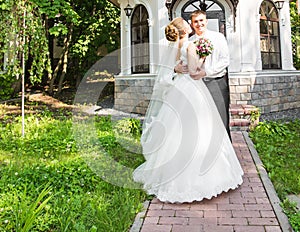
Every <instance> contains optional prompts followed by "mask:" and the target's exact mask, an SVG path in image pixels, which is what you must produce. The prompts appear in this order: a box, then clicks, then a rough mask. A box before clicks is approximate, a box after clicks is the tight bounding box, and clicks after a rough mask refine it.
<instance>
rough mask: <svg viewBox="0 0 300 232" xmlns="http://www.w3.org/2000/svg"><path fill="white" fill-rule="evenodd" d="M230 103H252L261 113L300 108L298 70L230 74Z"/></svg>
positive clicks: (299, 73)
mask: <svg viewBox="0 0 300 232" xmlns="http://www.w3.org/2000/svg"><path fill="white" fill-rule="evenodd" d="M229 85H230V100H231V104H244V105H254V106H257V107H259V108H260V110H261V113H271V112H277V111H283V110H288V109H294V108H300V72H282V73H281V74H278V73H276V74H275V73H273V74H272V73H266V72H265V73H263V72H261V73H252V74H251V73H250V74H242V73H241V74H231V75H230V77H229Z"/></svg>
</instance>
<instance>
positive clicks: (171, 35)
mask: <svg viewBox="0 0 300 232" xmlns="http://www.w3.org/2000/svg"><path fill="white" fill-rule="evenodd" d="M185 29H186V28H185V25H184V19H183V18H181V17H178V18H175V19H173V21H172V22H170V23H169V24H168V26H166V28H165V35H166V38H167V40H169V41H171V42H176V41H177V40H178V39H179V38H182V36H183V35H185V33H186V32H185V31H184V30H185Z"/></svg>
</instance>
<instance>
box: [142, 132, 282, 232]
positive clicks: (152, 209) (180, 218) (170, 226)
mask: <svg viewBox="0 0 300 232" xmlns="http://www.w3.org/2000/svg"><path fill="white" fill-rule="evenodd" d="M232 140H233V146H234V148H235V151H236V153H237V156H238V158H239V160H240V163H241V165H242V167H243V170H244V172H245V175H244V178H243V179H244V183H243V184H242V186H240V187H239V188H238V189H236V190H231V191H229V192H228V193H222V194H221V195H219V196H218V197H217V198H213V199H211V200H204V201H202V202H195V203H189V204H167V203H162V202H160V201H159V200H157V199H153V200H152V202H151V203H150V205H149V208H148V210H147V213H146V215H145V219H144V223H143V226H142V228H141V232H148V231H149V232H185V231H187V232H196V231H197V232H281V231H282V230H281V228H280V226H279V223H278V220H277V218H276V216H275V213H274V211H273V208H272V205H271V204H270V201H269V199H268V197H267V194H266V191H265V189H264V187H263V184H262V182H261V179H260V178H259V176H258V173H257V170H256V167H255V164H254V162H253V160H252V157H251V154H250V151H249V149H248V146H247V144H246V142H245V140H244V137H243V134H242V133H241V132H232Z"/></svg>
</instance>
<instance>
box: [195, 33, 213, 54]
mask: <svg viewBox="0 0 300 232" xmlns="http://www.w3.org/2000/svg"><path fill="white" fill-rule="evenodd" d="M194 44H195V45H196V52H197V54H198V55H199V58H204V57H207V56H208V55H210V54H211V53H212V51H213V45H212V43H211V41H210V40H209V39H206V38H200V39H199V40H196V41H195V42H194Z"/></svg>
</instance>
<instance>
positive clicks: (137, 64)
mask: <svg viewBox="0 0 300 232" xmlns="http://www.w3.org/2000/svg"><path fill="white" fill-rule="evenodd" d="M148 18H149V16H148V11H147V9H146V8H145V7H144V6H143V5H138V6H137V7H136V8H135V9H134V11H133V14H132V19H131V48H132V49H131V65H132V68H131V71H132V73H149V25H148Z"/></svg>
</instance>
